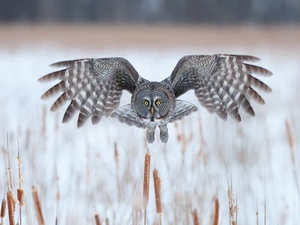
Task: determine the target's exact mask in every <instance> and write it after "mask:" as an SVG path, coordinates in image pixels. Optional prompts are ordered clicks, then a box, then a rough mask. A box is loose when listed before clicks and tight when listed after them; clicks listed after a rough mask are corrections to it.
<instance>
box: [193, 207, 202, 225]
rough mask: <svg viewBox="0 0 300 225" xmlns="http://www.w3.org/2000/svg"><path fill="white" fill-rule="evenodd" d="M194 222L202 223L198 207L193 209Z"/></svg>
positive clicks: (198, 224)
mask: <svg viewBox="0 0 300 225" xmlns="http://www.w3.org/2000/svg"><path fill="white" fill-rule="evenodd" d="M193 224H194V225H200V223H199V217H198V211H197V209H194V210H193Z"/></svg>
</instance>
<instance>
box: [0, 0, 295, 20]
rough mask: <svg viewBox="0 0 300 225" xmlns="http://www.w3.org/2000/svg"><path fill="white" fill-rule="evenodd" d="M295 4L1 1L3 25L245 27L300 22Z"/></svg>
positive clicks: (279, 0)
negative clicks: (75, 24) (76, 24)
mask: <svg viewBox="0 0 300 225" xmlns="http://www.w3.org/2000/svg"><path fill="white" fill-rule="evenodd" d="M299 12H300V1H299V0H275V1H273V0H265V1H261V0H243V1H239V0H226V1H223V0H211V1H207V0H186V1H181V0H152V1H151V0H125V1H123V0H112V1H111V0H99V1H96V0H63V1H61V0H53V1H50V0H40V1H39V0H28V1H20V0H12V1H9V0H3V1H1V3H0V20H2V21H3V22H41V21H42V22H72V23H74V22H99V21H101V22H110V23H124V22H134V23H162V22H167V23H172V24H174V23H221V24H229V23H245V24H256V23H262V24H277V23H283V24H286V23H291V22H299V21H300V13H299Z"/></svg>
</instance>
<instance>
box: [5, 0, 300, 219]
mask: <svg viewBox="0 0 300 225" xmlns="http://www.w3.org/2000/svg"><path fill="white" fill-rule="evenodd" d="M299 22H300V0H264V1H262V0H244V1H241V0H225V1H224V0H186V1H183V0H126V1H124V0H72V1H71V0H27V1H20V0H1V1H0V68H1V70H0V80H1V82H0V103H1V110H0V146H1V149H2V153H3V156H4V157H3V158H4V161H5V163H3V164H2V163H0V181H3V182H0V196H1V195H2V194H3V195H4V193H6V191H7V186H6V183H7V181H8V178H7V174H6V172H7V165H8V150H9V151H10V158H11V168H12V173H13V176H12V177H13V180H14V183H13V184H14V185H13V191H15V189H16V188H17V186H18V185H17V184H18V174H17V172H18V170H17V167H18V165H17V161H16V160H15V159H16V156H17V151H18V150H20V155H21V156H22V160H23V162H22V164H21V170H22V173H23V174H22V176H23V177H22V183H23V184H22V187H23V188H24V190H25V194H26V199H25V206H24V207H26V208H25V209H26V213H25V215H24V220H26V221H27V224H37V219H36V218H37V217H36V215H35V208H34V202H33V200H32V198H31V187H32V185H34V186H36V187H37V188H38V189H39V193H40V197H41V201H42V210H43V212H44V216H45V219H46V221H47V224H48V223H49V224H51V223H52V224H53V223H55V219H57V218H59V223H58V224H86V223H87V222H89V224H91V223H94V217H93V216H94V214H95V213H96V212H99V213H100V215H101V216H102V217H101V218H102V219H103V218H104V219H105V218H108V219H109V220H110V221H111V223H110V224H141V223H140V222H141V221H142V219H143V214H142V211H143V206H142V203H141V196H142V185H143V163H144V162H143V160H144V154H145V152H146V149H147V147H148V148H149V151H150V153H151V155H152V159H151V160H152V161H151V170H152V169H153V168H154V167H155V168H157V169H158V171H159V173H160V175H161V179H162V202H163V209H164V212H163V224H192V211H193V210H194V209H197V210H198V211H197V212H198V213H199V219H200V224H212V223H211V218H212V215H213V214H214V213H215V212H214V207H215V202H217V201H216V199H217V200H218V203H219V207H220V208H219V209H220V210H219V211H218V212H219V217H218V218H219V223H218V224H231V225H232V224H266V222H265V221H268V224H289V225H295V224H299V221H300V214H299V211H300V188H299V186H300V183H299V172H298V171H300V153H299V145H300V140H299V139H300V136H299V135H297V134H299V133H300V122H299V112H300V101H299V86H300V76H299V74H300V57H299V55H300V26H299ZM215 53H232V54H246V55H254V56H257V57H259V58H261V61H259V62H257V63H256V65H259V66H262V67H264V68H267V69H268V70H270V71H272V72H273V76H272V77H258V78H259V79H261V80H263V81H264V82H265V83H267V84H268V85H269V86H270V87H271V88H272V90H273V92H272V93H270V94H265V93H262V97H263V98H264V99H265V101H266V104H265V105H258V104H255V103H254V104H253V107H254V110H255V113H256V116H255V117H254V118H252V117H250V116H249V115H246V114H245V113H243V112H242V113H241V116H242V122H241V123H239V124H237V123H235V122H234V121H232V120H231V119H230V118H228V121H227V122H224V121H222V120H220V119H219V118H217V116H216V115H211V114H209V113H208V112H207V111H206V110H205V109H204V108H202V107H200V104H199V103H198V102H197V99H196V97H195V96H194V93H193V92H188V93H187V94H186V95H184V96H182V97H181V99H183V100H189V101H191V102H193V103H194V104H195V105H197V106H198V107H199V111H198V112H197V113H193V114H192V115H191V116H189V117H187V118H186V119H184V120H183V121H180V122H179V123H177V124H176V125H175V124H170V125H169V134H170V140H169V142H168V144H166V145H164V144H161V143H160V142H159V141H157V142H155V143H154V144H153V145H148V146H145V143H144V137H145V133H144V132H143V131H142V130H141V129H139V128H135V127H128V126H127V125H124V124H120V123H118V122H116V121H115V120H113V119H111V118H104V119H103V120H102V121H101V122H100V124H99V125H97V126H92V125H91V123H90V122H88V123H87V124H86V126H84V127H83V128H81V129H77V128H76V119H75V118H74V119H73V120H72V121H70V122H69V123H67V124H62V123H61V119H62V116H63V113H64V109H61V110H59V111H58V112H55V113H53V112H50V110H49V109H50V107H51V104H52V103H53V102H54V101H55V98H53V99H51V100H47V101H42V100H41V99H40V96H41V95H42V94H43V93H44V92H45V91H46V90H47V89H48V88H50V87H51V86H53V85H54V83H50V84H49V83H46V84H41V83H38V82H37V79H38V78H39V77H41V76H43V75H45V74H47V73H50V72H53V71H54V70H55V69H53V68H50V67H48V65H49V64H51V63H53V62H57V61H62V60H71V59H78V58H85V57H110V56H120V57H125V58H127V59H128V60H129V61H130V62H131V63H132V64H133V66H134V67H135V68H136V69H137V71H138V72H139V73H140V74H141V75H142V76H143V77H145V78H146V79H149V80H163V79H164V78H165V77H167V76H169V74H170V73H171V71H172V70H173V68H174V67H175V65H176V63H177V62H178V60H179V59H180V58H181V57H182V56H183V55H190V54H215ZM121 100H122V101H121V105H124V104H127V103H128V101H129V100H130V95H129V94H128V93H124V95H123V96H122V99H121ZM157 139H158V137H157ZM116 152H117V154H116ZM116 156H117V157H116ZM0 157H1V158H2V155H1V156H0ZM116 159H117V160H116ZM1 161H2V160H1ZM151 179H152V178H151ZM4 181H5V182H4ZM1 184H3V185H1ZM151 185H152V184H151ZM151 187H152V186H151ZM14 193H15V192H14ZM228 202H229V204H230V202H231V206H230V205H229V206H228ZM230 207H231V208H230ZM54 209H55V210H54ZM148 210H149V211H148V213H149V214H148V224H158V216H157V215H156V211H155V202H154V193H153V189H151V193H150V203H149V206H148ZM23 214H24V213H23ZM237 214H238V215H237ZM15 218H19V216H18V213H17V212H16V213H15ZM124 218H125V219H126V222H125V223H124V220H125V219H124ZM228 218H229V219H230V222H228ZM236 218H238V219H236ZM5 219H6V220H7V216H6V217H5ZM235 220H238V221H235ZM127 221H128V223H127ZM134 221H135V223H134ZM6 222H7V223H5V224H8V221H6ZM102 222H103V223H104V220H102ZM214 224H216V223H214Z"/></svg>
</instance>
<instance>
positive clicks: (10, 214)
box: [6, 191, 15, 225]
mask: <svg viewBox="0 0 300 225" xmlns="http://www.w3.org/2000/svg"><path fill="white" fill-rule="evenodd" d="M6 196H7V206H8V207H7V208H8V219H9V224H10V225H15V218H14V197H13V195H12V192H11V191H8V192H7V194H6Z"/></svg>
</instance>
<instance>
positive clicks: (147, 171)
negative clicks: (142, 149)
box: [143, 151, 150, 209]
mask: <svg viewBox="0 0 300 225" xmlns="http://www.w3.org/2000/svg"><path fill="white" fill-rule="evenodd" d="M149 183H150V153H149V152H148V151H147V152H146V154H145V166H144V189H143V190H144V192H143V200H144V201H143V206H144V209H146V208H147V206H148V202H149Z"/></svg>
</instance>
